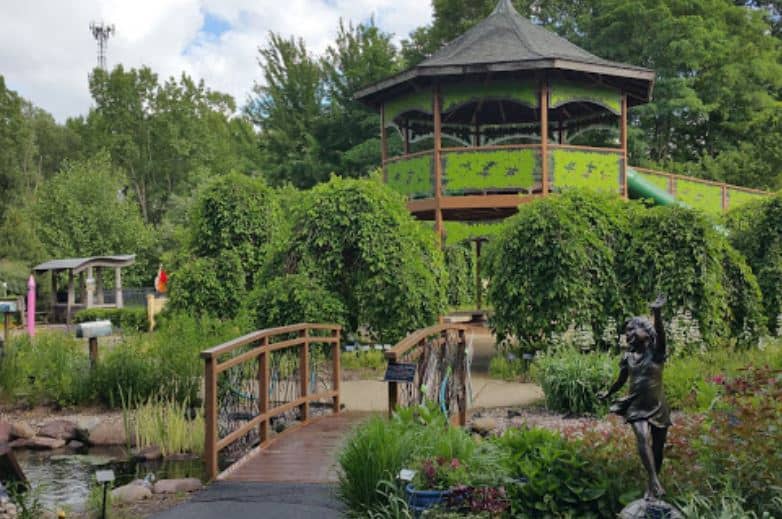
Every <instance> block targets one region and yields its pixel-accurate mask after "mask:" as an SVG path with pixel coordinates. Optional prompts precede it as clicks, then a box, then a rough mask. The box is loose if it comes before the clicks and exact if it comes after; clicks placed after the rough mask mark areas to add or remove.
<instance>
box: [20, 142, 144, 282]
mask: <svg viewBox="0 0 782 519" xmlns="http://www.w3.org/2000/svg"><path fill="white" fill-rule="evenodd" d="M126 182H127V181H126V179H125V177H124V176H123V175H122V173H121V172H120V171H118V170H117V169H116V168H115V167H113V166H112V165H111V163H110V160H109V158H108V156H106V155H105V154H103V155H98V156H96V157H94V158H92V159H88V160H85V161H78V162H71V163H67V164H66V165H65V167H64V168H63V169H62V170H61V171H60V172H59V173H58V174H57V175H55V176H54V177H53V178H52V179H51V180H49V181H48V182H46V183H44V184H43V185H42V186H41V187H40V189H39V190H38V193H37V195H36V197H35V201H34V203H33V207H32V215H33V219H34V222H35V228H36V235H37V236H38V239H40V241H41V243H42V245H43V247H44V250H45V251H46V253H47V254H48V255H49V256H50V257H57V258H69V257H70V258H73V257H84V256H99V255H107V254H136V255H137V262H136V266H135V267H134V268H133V269H132V270H130V271H129V277H128V280H127V284H128V285H131V284H133V283H139V282H143V283H146V284H149V282H150V281H151V278H152V277H153V272H154V262H153V260H154V258H153V257H152V255H153V252H152V251H153V246H154V237H153V234H152V231H151V229H150V228H149V227H148V226H147V225H146V224H144V222H143V220H142V219H141V215H140V214H139V210H138V206H137V205H136V204H135V203H134V202H133V201H132V200H130V199H129V198H128V197H127V196H126V194H125V191H126V185H127V183H126ZM142 279H143V281H142Z"/></svg>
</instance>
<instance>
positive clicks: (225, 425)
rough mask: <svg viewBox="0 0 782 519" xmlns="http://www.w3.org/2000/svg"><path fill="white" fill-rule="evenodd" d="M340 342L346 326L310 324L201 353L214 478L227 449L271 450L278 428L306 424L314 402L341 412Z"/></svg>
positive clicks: (271, 331) (207, 446)
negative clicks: (268, 446)
mask: <svg viewBox="0 0 782 519" xmlns="http://www.w3.org/2000/svg"><path fill="white" fill-rule="evenodd" d="M340 337H341V328H340V327H339V326H336V325H328V324H311V323H302V324H295V325H291V326H284V327H280V328H271V329H266V330H259V331H257V332H253V333H250V334H248V335H245V336H243V337H239V338H238V339H234V340H232V341H229V342H226V343H225V344H221V345H220V346H216V347H214V348H211V349H208V350H205V351H203V352H201V358H202V359H203V360H204V374H205V377H204V381H205V391H204V395H205V398H204V409H205V422H206V435H205V439H204V459H205V463H206V471H207V474H208V475H209V478H210V479H214V478H216V477H217V475H218V454H219V453H220V451H223V450H224V449H227V448H229V446H232V445H235V444H240V446H244V447H252V446H254V445H256V444H259V445H260V446H261V447H263V446H265V445H266V444H267V443H268V442H269V440H270V439H271V438H272V431H271V425H272V424H274V425H275V429H277V428H278V427H276V426H279V424H280V423H284V424H286V425H287V420H288V419H292V420H298V421H299V422H301V423H306V422H307V421H308V420H309V419H310V405H311V404H313V403H321V404H325V406H327V407H331V409H332V411H333V412H334V413H339V410H340V398H339V385H340V384H339V381H340V362H339V354H340ZM324 401H325V402H324ZM329 401H330V403H329ZM291 413H293V414H294V415H295V416H290V414H291ZM283 420H284V422H281V421H283ZM245 453H246V452H245ZM242 454H244V453H242Z"/></svg>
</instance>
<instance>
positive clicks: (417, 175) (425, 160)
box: [386, 155, 434, 198]
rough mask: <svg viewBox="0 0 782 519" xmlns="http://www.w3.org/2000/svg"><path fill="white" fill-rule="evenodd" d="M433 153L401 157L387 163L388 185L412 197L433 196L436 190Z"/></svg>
mask: <svg viewBox="0 0 782 519" xmlns="http://www.w3.org/2000/svg"><path fill="white" fill-rule="evenodd" d="M433 162H434V160H433V159H432V156H431V155H425V156H422V157H413V158H411V159H401V160H396V161H394V162H389V163H388V164H386V176H387V178H388V185H389V186H390V187H391V188H392V189H393V190H395V191H397V192H399V193H402V194H403V195H407V196H409V197H411V198H423V197H427V196H432V195H433V193H434V190H433V189H432V186H433V185H434V180H433V175H434V173H433V170H432V164H433Z"/></svg>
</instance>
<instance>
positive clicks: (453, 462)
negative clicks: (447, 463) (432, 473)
mask: <svg viewBox="0 0 782 519" xmlns="http://www.w3.org/2000/svg"><path fill="white" fill-rule="evenodd" d="M461 466H462V464H461V463H459V460H458V459H456V458H454V459H452V460H451V468H452V469H458V468H459V467H461Z"/></svg>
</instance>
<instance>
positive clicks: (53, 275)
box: [49, 270, 57, 322]
mask: <svg viewBox="0 0 782 519" xmlns="http://www.w3.org/2000/svg"><path fill="white" fill-rule="evenodd" d="M49 276H50V277H49V282H50V283H51V290H52V293H51V294H49V320H50V321H51V322H54V318H55V315H54V308H55V307H56V306H57V272H55V271H54V270H50V271H49Z"/></svg>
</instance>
